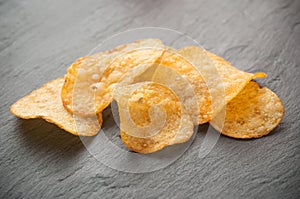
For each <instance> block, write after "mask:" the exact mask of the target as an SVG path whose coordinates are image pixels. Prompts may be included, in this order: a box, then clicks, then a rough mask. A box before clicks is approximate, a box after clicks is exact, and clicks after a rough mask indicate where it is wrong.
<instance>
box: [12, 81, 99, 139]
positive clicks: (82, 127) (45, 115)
mask: <svg viewBox="0 0 300 199" xmlns="http://www.w3.org/2000/svg"><path fill="white" fill-rule="evenodd" d="M63 83H64V78H58V79H55V80H52V81H50V82H48V83H47V84H44V85H43V86H42V87H41V88H39V89H37V90H35V91H33V92H32V93H30V94H29V95H27V96H25V97H23V98H22V99H20V100H18V101H17V102H16V103H14V104H13V105H12V106H11V107H10V111H11V112H12V113H13V114H14V115H16V116H18V117H20V118H23V119H33V118H42V119H45V120H46V121H48V122H50V123H53V124H56V125H57V126H59V127H60V128H62V129H64V130H66V131H68V132H70V133H72V134H74V135H83V136H93V135H96V134H97V133H98V131H99V130H100V128H101V125H102V115H101V114H99V122H98V120H97V118H95V117H79V116H76V118H75V119H74V118H73V116H72V114H70V113H69V112H68V111H67V110H66V109H65V108H64V106H63V104H62V102H61V98H60V92H61V88H62V86H63ZM75 120H80V122H77V123H76V124H77V126H76V124H75Z"/></svg>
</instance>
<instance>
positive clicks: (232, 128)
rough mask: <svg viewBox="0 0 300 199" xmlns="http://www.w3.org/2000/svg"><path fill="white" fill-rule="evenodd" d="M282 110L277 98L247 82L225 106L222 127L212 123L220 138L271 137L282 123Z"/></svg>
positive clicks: (265, 89) (262, 88)
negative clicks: (270, 134)
mask: <svg viewBox="0 0 300 199" xmlns="http://www.w3.org/2000/svg"><path fill="white" fill-rule="evenodd" d="M283 115H284V107H283V104H282V102H281V100H280V99H279V98H278V96H277V95H276V94H275V93H273V92H272V91H271V90H269V89H268V88H266V87H261V86H260V85H259V84H258V83H256V82H254V81H250V82H249V83H248V84H247V85H246V87H245V88H244V89H243V90H242V91H241V92H240V93H239V94H238V95H237V96H236V97H235V98H233V99H232V100H231V101H230V102H229V103H228V104H227V106H226V118H225V124H224V126H223V128H222V127H219V126H218V125H215V124H214V123H211V124H212V126H213V127H214V128H215V129H217V130H218V131H220V132H221V133H222V134H223V135H226V136H229V137H233V138H242V139H249V138H259V137H262V136H264V135H267V134H268V133H270V132H271V131H272V130H273V129H274V128H275V127H276V126H277V125H278V124H279V122H280V121H281V119H282V117H283Z"/></svg>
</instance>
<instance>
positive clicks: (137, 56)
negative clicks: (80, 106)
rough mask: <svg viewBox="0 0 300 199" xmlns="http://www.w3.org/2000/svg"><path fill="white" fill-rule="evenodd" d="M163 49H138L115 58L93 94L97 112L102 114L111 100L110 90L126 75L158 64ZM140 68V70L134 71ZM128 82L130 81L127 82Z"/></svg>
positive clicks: (129, 78)
mask: <svg viewBox="0 0 300 199" xmlns="http://www.w3.org/2000/svg"><path fill="white" fill-rule="evenodd" d="M164 51H165V50H164V49H163V48H159V49H155V48H149V49H138V50H133V51H130V52H128V53H125V54H123V55H121V56H118V57H116V58H115V59H114V60H113V61H112V63H111V64H110V65H109V66H108V67H107V69H106V70H105V71H104V72H103V75H102V77H101V78H100V80H99V83H98V85H99V86H98V88H99V89H98V88H97V92H96V94H95V104H96V109H97V112H102V111H103V110H104V109H105V108H106V107H107V106H108V105H109V104H110V103H111V102H112V100H113V97H112V90H113V89H114V87H115V86H116V84H117V83H119V82H120V81H121V80H122V79H123V78H124V77H125V76H126V74H127V73H129V74H131V73H130V72H131V71H133V72H139V73H140V72H143V71H144V70H146V69H147V68H149V67H152V66H155V65H157V64H159V62H160V58H161V56H162V54H163V53H164ZM139 68H142V69H141V70H135V69H139ZM136 76H137V75H136V74H132V77H131V75H129V76H128V75H127V77H128V78H127V81H129V80H131V81H134V77H136ZM129 82H130V81H129Z"/></svg>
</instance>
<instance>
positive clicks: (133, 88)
mask: <svg viewBox="0 0 300 199" xmlns="http://www.w3.org/2000/svg"><path fill="white" fill-rule="evenodd" d="M113 96H114V99H116V101H117V103H118V109H119V114H120V134H121V138H122V141H123V142H124V144H125V145H126V146H127V147H128V148H130V149H131V150H133V151H136V152H139V153H152V152H155V151H157V150H160V149H162V148H164V147H166V146H169V145H172V144H177V143H182V142H186V141H187V140H189V139H190V137H191V136H192V134H193V123H192V121H191V119H190V117H189V116H188V115H187V114H186V113H185V111H184V109H183V106H182V104H181V102H180V100H179V98H178V97H177V96H176V94H175V93H174V92H173V91H172V90H170V89H168V88H167V87H165V86H164V85H161V84H158V83H154V82H142V83H137V84H132V85H118V86H117V87H116V88H115V89H114V92H113ZM153 108H154V110H153ZM155 109H157V110H155Z"/></svg>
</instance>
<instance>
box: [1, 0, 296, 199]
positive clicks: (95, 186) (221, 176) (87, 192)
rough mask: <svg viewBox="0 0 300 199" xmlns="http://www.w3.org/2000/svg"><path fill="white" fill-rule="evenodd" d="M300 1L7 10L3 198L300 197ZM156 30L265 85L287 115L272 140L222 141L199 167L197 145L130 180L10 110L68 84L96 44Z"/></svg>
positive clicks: (16, 5)
mask: <svg viewBox="0 0 300 199" xmlns="http://www.w3.org/2000/svg"><path fill="white" fill-rule="evenodd" d="M299 13H300V1H299V0H294V1H291V0H265V1H260V0H255V1H250V0H246V1H233V0H232V1H223V0H212V1H204V0H194V1H189V0H187V1H179V0H178V1H175V0H170V1H165V0H153V1H150V0H143V1H142V0H130V1H121V0H119V1H117V0H111V1H97V0H86V1H71V0H65V1H51V0H45V1H38V0H28V1H18V0H1V1H0V60H1V64H0V67H1V68H0V83H1V88H0V94H1V95H0V104H1V109H0V118H1V119H0V198H299V197H300V149H299V146H300V130H299V129H300V125H299V124H300V105H299V104H300V97H299V96H300V91H299V86H300V81H299V79H300V78H299V77H300V69H299V67H300V66H299V65H300V47H299V46H300V14H299ZM144 26H158V27H165V28H171V29H175V30H178V31H181V32H184V33H186V34H187V35H190V36H191V37H192V38H194V39H196V40H197V41H199V42H200V43H201V44H202V45H203V46H204V47H205V48H206V49H208V50H210V51H212V52H214V53H216V54H218V55H220V56H222V57H224V58H226V59H228V60H230V61H231V62H232V63H233V65H235V66H237V67H238V68H240V69H242V70H245V71H249V72H256V71H261V70H262V71H264V72H266V73H268V78H266V79H265V80H259V82H260V83H262V85H266V86H268V87H269V88H271V89H272V90H273V91H275V92H276V93H277V94H278V96H279V97H280V98H281V99H282V101H283V103H284V105H285V110H286V113H285V117H284V119H283V121H282V122H281V124H280V125H279V126H278V127H277V128H276V130H274V131H273V133H271V134H270V135H269V136H266V137H263V138H261V139H256V140H249V141H242V140H235V139H231V138H228V137H224V136H221V138H220V139H219V140H218V143H217V145H216V146H215V147H214V148H213V150H212V151H211V152H210V153H209V155H207V156H206V157H205V158H203V159H199V158H198V150H199V145H198V144H197V143H199V140H198V139H199V138H196V140H195V141H194V143H193V144H192V146H191V148H190V149H189V150H188V151H187V152H186V153H185V154H184V155H183V156H182V157H181V158H180V159H178V160H177V161H176V162H175V163H174V164H172V165H171V166H169V167H167V168H164V169H162V170H159V171H156V172H152V173H145V174H130V173H123V172H119V171H115V170H112V169H110V168H108V167H106V166H104V165H102V164H100V163H99V162H97V161H96V160H95V159H94V158H93V157H92V156H91V155H90V154H89V153H88V152H87V151H86V149H85V148H84V146H83V144H82V143H81V141H80V139H79V138H77V137H75V136H72V135H70V134H68V133H66V132H64V131H63V130H61V129H59V128H58V127H56V126H54V125H52V124H49V123H46V122H44V121H43V120H39V119H38V120H29V121H25V120H21V119H17V118H16V117H14V116H13V115H11V114H10V112H9V106H10V105H11V104H13V103H14V102H15V101H16V100H17V99H19V98H21V97H23V96H24V95H26V94H28V93H29V92H30V91H32V90H34V89H36V88H38V87H40V86H41V85H42V84H44V83H46V82H48V81H49V80H52V79H54V78H57V77H59V76H62V75H63V74H65V72H66V69H67V67H68V66H69V65H70V64H71V63H72V62H73V61H74V60H75V59H76V58H78V57H81V56H83V55H85V54H86V53H87V52H89V51H90V50H91V48H93V47H94V44H95V41H101V40H103V39H105V38H106V37H108V36H110V35H112V34H115V33H118V32H121V31H124V30H127V29H130V28H137V27H144Z"/></svg>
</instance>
